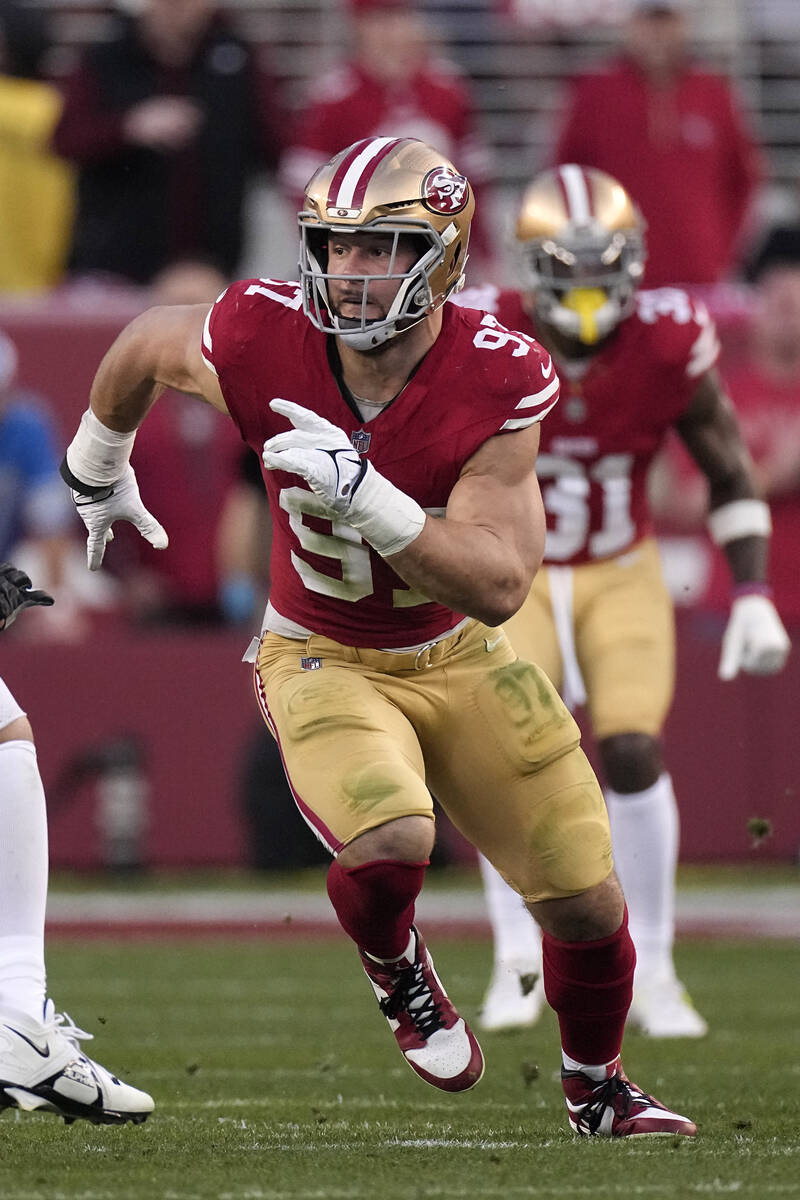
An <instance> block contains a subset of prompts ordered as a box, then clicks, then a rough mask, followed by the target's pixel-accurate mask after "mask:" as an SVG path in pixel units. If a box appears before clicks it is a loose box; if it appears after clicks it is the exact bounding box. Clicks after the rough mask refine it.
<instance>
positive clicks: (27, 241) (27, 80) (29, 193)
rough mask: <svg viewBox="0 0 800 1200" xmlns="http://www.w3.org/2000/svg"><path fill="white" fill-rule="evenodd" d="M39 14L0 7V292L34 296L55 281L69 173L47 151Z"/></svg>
mask: <svg viewBox="0 0 800 1200" xmlns="http://www.w3.org/2000/svg"><path fill="white" fill-rule="evenodd" d="M46 49H47V38H46V36H45V26H44V14H43V13H42V12H41V11H38V10H35V9H31V8H28V7H24V6H23V5H21V4H18V3H14V2H13V0H2V2H0V292H36V291H42V290H44V289H46V288H49V287H52V286H54V285H55V284H57V283H58V282H59V280H60V279H61V276H62V274H63V270H64V265H65V262H66V257H67V250H68V247H69V236H70V229H71V225H72V214H73V178H72V171H71V170H70V169H69V167H67V165H66V164H65V163H64V162H62V161H61V160H60V159H59V158H57V157H56V155H55V154H53V153H52V152H51V150H50V148H49V147H50V139H51V137H52V133H53V129H54V127H55V124H56V121H57V120H58V117H59V114H60V112H61V96H60V93H59V92H58V90H57V89H56V88H55V87H53V86H52V85H51V84H50V83H48V82H46V81H45V80H43V79H41V78H40V77H39V76H40V66H41V62H42V58H43V56H44V54H45V51H46Z"/></svg>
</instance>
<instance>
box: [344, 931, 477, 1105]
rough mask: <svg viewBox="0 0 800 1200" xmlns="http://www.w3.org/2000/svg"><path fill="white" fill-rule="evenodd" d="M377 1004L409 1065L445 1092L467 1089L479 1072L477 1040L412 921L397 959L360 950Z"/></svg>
mask: <svg viewBox="0 0 800 1200" xmlns="http://www.w3.org/2000/svg"><path fill="white" fill-rule="evenodd" d="M359 953H360V955H361V963H362V966H363V967H364V971H365V973H366V976H367V978H368V979H369V981H370V983H371V984H372V989H373V991H374V992H375V995H376V996H377V998H378V1004H379V1006H380V1010H381V1012H382V1013H383V1015H384V1016H385V1017H386V1020H387V1021H388V1022H389V1027H390V1028H391V1030H392V1033H393V1034H394V1036H395V1038H396V1039H397V1044H398V1046H399V1047H400V1051H401V1053H402V1055H403V1057H404V1058H405V1060H406V1062H407V1063H408V1065H409V1066H410V1067H411V1069H412V1070H413V1071H416V1073H417V1075H419V1077H420V1079H424V1080H425V1082H426V1083H430V1084H431V1085H432V1086H433V1087H437V1088H441V1089H442V1091H444V1092H466V1091H468V1090H469V1088H471V1087H474V1086H475V1084H476V1083H477V1082H478V1080H479V1079H480V1077H481V1076H482V1075H483V1054H482V1053H481V1048H480V1046H479V1045H478V1042H477V1039H476V1037H475V1035H474V1033H473V1032H472V1030H471V1029H470V1028H469V1026H468V1025H467V1023H466V1021H465V1020H464V1018H463V1017H460V1016H459V1015H458V1013H457V1012H456V1010H455V1008H454V1007H453V1005H452V1003H451V1002H450V1000H449V998H448V995H447V992H446V991H445V990H444V988H443V987H442V983H441V980H440V979H439V976H438V975H437V974H436V971H435V970H434V966H433V960H432V959H431V956H430V954H429V953H428V951H427V950H426V948H425V943H424V942H423V940H422V938H421V936H420V934H419V933H418V932H417V930H416V929H415V928H414V927H413V926H412V927H411V938H410V939H409V944H408V949H407V950H406V953H405V954H404V955H403V957H402V958H400V959H397V960H396V961H392V962H384V961H382V960H380V959H375V958H372V957H371V955H369V954H367V953H366V952H365V951H364V950H360V951H359Z"/></svg>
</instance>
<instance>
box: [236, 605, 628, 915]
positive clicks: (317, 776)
mask: <svg viewBox="0 0 800 1200" xmlns="http://www.w3.org/2000/svg"><path fill="white" fill-rule="evenodd" d="M255 685H256V693H257V696H258V699H259V704H260V706H261V710H262V713H263V715H264V718H265V720H266V721H267V724H268V725H269V727H270V729H271V730H272V732H273V733H274V735H275V736H276V738H277V740H278V743H279V745H280V749H281V754H282V756H283V761H284V765H285V767H286V773H287V776H288V778H289V782H290V785H291V788H292V791H293V793H294V796H295V800H296V802H297V805H298V807H299V809H300V811H301V813H302V814H303V816H304V817H305V819H306V820H307V822H308V823H309V824H310V825H311V827H312V828H313V829H314V831H315V832H316V834H317V836H318V837H319V838H320V839H321V840H322V841H323V842H325V844H326V845H327V846H328V847H329V849H330V850H331V851H332V853H334V854H335V853H338V851H339V850H341V849H342V847H343V846H346V845H347V844H348V843H349V842H351V841H352V840H353V839H354V838H356V837H358V836H359V834H362V833H365V832H366V831H367V830H369V829H373V828H375V827H377V826H379V825H383V824H385V823H386V822H387V821H392V820H395V819H396V818H398V817H404V816H410V815H415V814H416V815H422V816H428V817H433V805H432V800H431V792H432V793H433V794H434V795H435V796H436V798H437V800H438V801H439V803H440V804H441V805H442V808H443V809H444V810H445V812H446V813H447V815H448V816H449V817H450V819H451V820H452V821H453V823H454V825H455V826H456V827H457V828H458V829H460V830H461V832H462V833H463V834H464V835H465V837H467V839H468V840H469V841H470V842H472V844H473V845H474V846H476V847H477V848H478V849H479V850H480V851H482V853H483V854H485V855H486V857H487V858H488V859H489V860H490V861H491V862H492V863H493V864H494V865H495V866H496V868H497V869H498V871H499V872H500V873H501V874H502V875H503V876H504V878H506V879H507V880H508V882H509V883H510V884H511V885H512V887H514V888H516V890H517V891H519V892H520V893H521V894H522V895H523V896H524V897H525V898H526V899H527V900H548V899H555V898H558V897H562V896H570V895H575V894H577V893H579V892H582V891H585V890H586V889H587V888H590V887H592V886H594V885H595V884H597V883H600V882H601V881H602V880H603V879H605V878H606V876H607V875H608V874H609V872H610V871H611V839H610V835H609V829H608V820H607V817H606V810H605V805H604V803H603V797H602V794H601V792H600V788H599V786H598V783H597V780H596V779H595V776H594V773H593V772H592V770H591V767H590V766H589V764H588V762H587V760H586V758H585V756H584V754H583V751H582V750H581V749H580V745H579V732H578V728H577V726H576V724H575V722H574V721H573V719H572V717H571V715H570V713H569V712H568V711H567V709H566V708H565V706H564V704H563V702H562V701H561V699H560V697H559V696H558V693H557V692H556V690H555V688H554V687H553V685H552V684H551V683H550V681H549V679H547V677H546V676H545V675H544V673H543V672H542V671H541V670H539V668H538V667H536V666H533V665H532V664H530V663H528V662H523V661H521V660H519V659H517V657H516V654H515V653H514V651H513V650H512V649H511V647H510V645H509V643H508V641H507V639H506V637H505V635H504V633H503V631H502V629H489V628H487V627H486V626H484V625H481V624H480V623H478V622H470V623H469V624H468V625H467V626H466V627H465V628H464V629H462V630H460V631H459V632H458V633H455V634H453V635H451V636H450V637H449V638H445V639H444V640H443V641H441V642H437V643H436V644H434V645H433V646H432V647H430V648H427V649H425V650H422V651H420V652H419V653H415V652H413V651H412V652H409V653H402V654H398V653H394V652H390V651H381V650H370V649H357V648H354V647H349V646H343V645H340V644H339V643H337V642H334V641H331V640H330V639H328V638H325V637H320V636H316V635H315V636H312V637H309V638H307V639H305V640H303V641H294V640H290V639H287V638H283V637H280V636H279V635H277V634H274V633H268V634H266V635H265V636H264V638H263V639H262V642H261V646H260V648H259V652H258V658H257V662H256V669H255ZM429 788H430V792H429V790H428V789H429Z"/></svg>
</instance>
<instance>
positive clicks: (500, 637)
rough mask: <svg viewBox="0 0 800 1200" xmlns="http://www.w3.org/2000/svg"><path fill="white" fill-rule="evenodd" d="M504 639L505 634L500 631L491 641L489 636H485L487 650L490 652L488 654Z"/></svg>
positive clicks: (484, 641)
mask: <svg viewBox="0 0 800 1200" xmlns="http://www.w3.org/2000/svg"><path fill="white" fill-rule="evenodd" d="M502 640H503V634H502V633H498V635H497V637H496V638H492V640H491V641H489V639H488V638H484V639H483V644H484V646H485V647H486V651H487V653H488V654H491V653H492V651H493V650H494V648H495V646H499V645H500V643H501V642H502Z"/></svg>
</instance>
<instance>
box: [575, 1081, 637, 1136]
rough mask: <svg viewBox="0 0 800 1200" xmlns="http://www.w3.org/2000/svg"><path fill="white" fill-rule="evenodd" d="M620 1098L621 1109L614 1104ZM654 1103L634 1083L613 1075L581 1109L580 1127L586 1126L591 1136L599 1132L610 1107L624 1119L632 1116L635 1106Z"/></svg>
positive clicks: (593, 1093)
mask: <svg viewBox="0 0 800 1200" xmlns="http://www.w3.org/2000/svg"><path fill="white" fill-rule="evenodd" d="M583 1078H585V1076H584V1077H583ZM618 1096H621V1097H622V1104H621V1105H620V1106H619V1108H617V1106H616V1104H615V1103H614V1102H615V1100H616V1098H617V1097H618ZM653 1103H654V1101H653V1098H652V1096H648V1095H647V1094H646V1093H645V1092H640V1091H639V1089H638V1088H636V1087H634V1085H633V1084H632V1083H629V1082H628V1080H626V1079H621V1078H620V1076H619V1075H612V1076H611V1078H610V1079H607V1080H606V1081H605V1083H603V1084H601V1085H600V1087H599V1088H597V1089H596V1090H595V1091H594V1092H592V1098H591V1100H587V1102H586V1104H585V1105H584V1106H583V1108H582V1109H581V1115H580V1116H579V1118H578V1125H580V1126H584V1127H585V1128H586V1129H588V1131H589V1133H590V1134H594V1133H596V1132H597V1129H598V1126H599V1125H600V1122H601V1121H602V1119H603V1113H604V1112H605V1110H606V1108H607V1107H609V1106H610V1107H611V1108H613V1109H614V1112H615V1114H616V1116H618V1117H622V1118H623V1119H624V1118H627V1117H629V1116H630V1113H631V1108H632V1107H633V1105H634V1104H653Z"/></svg>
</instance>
